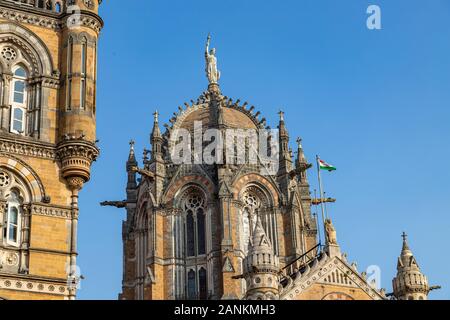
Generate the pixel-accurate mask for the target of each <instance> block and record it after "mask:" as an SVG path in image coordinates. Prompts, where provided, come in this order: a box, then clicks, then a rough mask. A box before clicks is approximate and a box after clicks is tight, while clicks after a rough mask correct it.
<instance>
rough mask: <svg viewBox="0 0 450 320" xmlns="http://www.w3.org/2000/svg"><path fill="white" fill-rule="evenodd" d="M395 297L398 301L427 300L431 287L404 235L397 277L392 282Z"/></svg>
mask: <svg viewBox="0 0 450 320" xmlns="http://www.w3.org/2000/svg"><path fill="white" fill-rule="evenodd" d="M392 284H393V288H394V296H395V298H397V299H398V300H427V299H428V293H429V292H430V287H429V286H428V279H427V277H426V276H425V275H424V274H423V273H422V272H421V271H420V268H419V265H418V264H417V261H416V258H415V257H414V255H413V253H412V251H411V249H410V248H409V245H408V241H407V235H406V234H405V233H403V247H402V252H401V254H400V257H399V258H398V263H397V276H396V277H395V278H394V279H393V280H392Z"/></svg>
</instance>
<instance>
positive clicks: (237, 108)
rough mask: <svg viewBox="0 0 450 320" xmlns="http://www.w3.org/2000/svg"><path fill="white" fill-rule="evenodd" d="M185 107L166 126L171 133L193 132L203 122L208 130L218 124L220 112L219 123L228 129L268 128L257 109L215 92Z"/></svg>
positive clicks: (179, 109) (203, 95)
mask: <svg viewBox="0 0 450 320" xmlns="http://www.w3.org/2000/svg"><path fill="white" fill-rule="evenodd" d="M184 105H185V108H182V107H178V111H179V112H177V113H174V116H173V118H172V119H170V123H171V125H165V126H166V128H167V129H168V130H169V131H171V130H172V129H180V128H183V129H188V130H190V131H192V130H193V129H194V123H195V122H196V121H201V122H202V126H203V129H204V130H206V129H207V128H208V127H214V126H215V125H216V124H217V119H218V117H219V113H220V112H221V113H222V116H221V120H219V122H220V121H221V124H222V125H223V126H225V127H226V128H233V129H259V128H265V126H266V119H264V118H261V119H259V116H260V112H256V113H255V112H254V110H255V107H253V106H252V107H250V108H247V106H248V103H244V104H242V105H241V104H240V100H237V101H236V102H234V101H233V100H232V99H229V98H228V97H226V96H223V95H220V94H217V93H215V92H210V91H207V92H205V93H203V94H202V95H201V96H200V98H199V99H198V100H197V101H196V102H194V101H193V100H191V103H190V104H189V103H184ZM219 109H220V111H219Z"/></svg>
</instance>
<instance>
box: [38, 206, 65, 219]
mask: <svg viewBox="0 0 450 320" xmlns="http://www.w3.org/2000/svg"><path fill="white" fill-rule="evenodd" d="M31 211H32V214H33V215H39V216H48V217H56V218H63V219H70V217H71V211H70V209H69V208H57V207H48V206H43V205H33V206H32V209H31Z"/></svg>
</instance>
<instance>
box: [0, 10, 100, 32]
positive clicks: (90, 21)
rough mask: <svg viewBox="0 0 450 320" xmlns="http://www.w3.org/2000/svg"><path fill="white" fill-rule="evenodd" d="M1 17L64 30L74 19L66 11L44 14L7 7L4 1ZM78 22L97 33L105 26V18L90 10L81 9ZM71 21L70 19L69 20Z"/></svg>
mask: <svg viewBox="0 0 450 320" xmlns="http://www.w3.org/2000/svg"><path fill="white" fill-rule="evenodd" d="M0 18H3V19H6V20H11V21H15V22H17V23H27V24H32V25H35V26H39V27H43V28H47V29H52V30H63V29H64V28H66V26H67V21H68V20H69V19H71V18H72V19H73V14H70V13H66V14H64V15H61V16H59V17H58V16H55V17H52V16H48V15H43V14H40V13H37V12H34V10H31V9H28V8H20V10H17V9H12V8H9V7H6V6H5V4H4V3H1V4H0ZM77 19H79V21H78V23H80V24H81V26H83V27H88V28H90V29H92V30H94V31H95V32H96V33H97V34H98V33H100V31H101V29H102V28H103V24H104V23H103V20H102V19H101V18H100V17H99V16H98V15H95V14H93V13H91V12H88V11H81V12H80V13H77ZM69 22H70V21H69Z"/></svg>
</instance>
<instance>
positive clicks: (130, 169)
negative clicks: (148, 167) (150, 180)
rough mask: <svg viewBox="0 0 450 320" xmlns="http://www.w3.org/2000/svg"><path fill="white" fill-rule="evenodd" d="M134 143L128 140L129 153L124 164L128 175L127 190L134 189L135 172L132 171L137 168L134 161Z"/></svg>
mask: <svg viewBox="0 0 450 320" xmlns="http://www.w3.org/2000/svg"><path fill="white" fill-rule="evenodd" d="M134 145H135V142H134V140H130V152H129V154H128V160H127V164H126V168H127V173H128V182H127V190H130V189H134V188H136V172H135V171H134V169H135V168H136V167H137V165H138V163H137V161H136V152H135V150H134Z"/></svg>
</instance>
